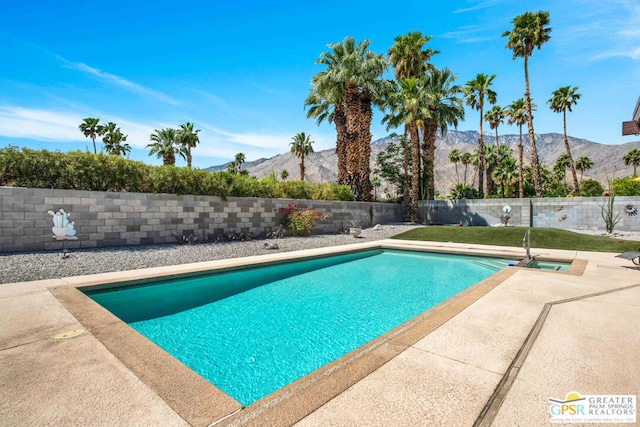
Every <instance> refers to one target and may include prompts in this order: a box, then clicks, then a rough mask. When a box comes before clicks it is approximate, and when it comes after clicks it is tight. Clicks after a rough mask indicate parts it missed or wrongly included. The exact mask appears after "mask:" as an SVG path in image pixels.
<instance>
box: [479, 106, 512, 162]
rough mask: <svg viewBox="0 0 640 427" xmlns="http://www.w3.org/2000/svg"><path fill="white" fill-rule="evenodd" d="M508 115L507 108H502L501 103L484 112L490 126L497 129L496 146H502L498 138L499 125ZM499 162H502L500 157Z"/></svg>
mask: <svg viewBox="0 0 640 427" xmlns="http://www.w3.org/2000/svg"><path fill="white" fill-rule="evenodd" d="M505 117H507V110H506V108H502V107H501V106H499V105H494V106H493V107H491V109H490V110H489V111H487V112H486V113H485V114H484V119H485V120H486V121H487V122H488V123H489V127H490V128H491V129H495V130H496V146H497V147H500V141H499V138H498V126H500V125H501V124H502V123H504V119H505ZM499 155H500V150H498V156H499ZM498 163H500V158H499V157H498Z"/></svg>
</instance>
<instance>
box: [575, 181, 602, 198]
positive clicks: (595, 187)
mask: <svg viewBox="0 0 640 427" xmlns="http://www.w3.org/2000/svg"><path fill="white" fill-rule="evenodd" d="M602 193H604V188H603V187H602V184H601V183H600V181H597V180H595V179H591V178H587V179H585V180H583V181H582V183H581V184H580V195H581V196H583V197H596V196H601V195H602Z"/></svg>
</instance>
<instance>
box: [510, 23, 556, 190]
mask: <svg viewBox="0 0 640 427" xmlns="http://www.w3.org/2000/svg"><path fill="white" fill-rule="evenodd" d="M511 23H512V24H513V28H512V29H511V30H510V31H505V32H504V33H502V36H503V37H508V40H507V44H506V47H507V48H508V49H511V50H512V51H513V59H516V58H519V57H522V58H523V59H524V81H525V90H524V102H525V111H526V113H527V127H528V130H529V146H530V148H531V164H532V166H533V183H534V187H535V190H536V197H542V182H541V181H540V163H539V161H538V151H537V150H536V142H535V133H534V130H533V114H532V107H531V92H530V89H529V57H530V56H531V54H532V53H533V49H534V48H538V49H540V47H541V46H542V44H543V43H545V42H547V41H548V40H549V39H550V38H551V36H550V35H549V33H551V28H550V27H549V12H543V11H538V12H535V13H534V12H525V13H523V14H522V15H519V16H516V17H515V18H514V19H513V20H512V21H511Z"/></svg>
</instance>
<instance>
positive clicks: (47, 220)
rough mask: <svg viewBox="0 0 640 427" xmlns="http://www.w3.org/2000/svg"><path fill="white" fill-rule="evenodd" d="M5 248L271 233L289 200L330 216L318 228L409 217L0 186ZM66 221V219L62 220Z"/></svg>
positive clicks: (349, 205)
mask: <svg viewBox="0 0 640 427" xmlns="http://www.w3.org/2000/svg"><path fill="white" fill-rule="evenodd" d="M0 199H1V202H2V203H1V204H0V253H8V252H22V251H40V250H61V249H77V248H95V247H108V246H126V245H147V244H159V243H175V242H176V237H175V236H176V235H177V236H178V237H181V236H182V235H186V236H188V235H190V234H191V233H195V234H196V235H198V236H204V237H215V236H218V235H220V234H221V233H223V232H224V231H235V232H242V233H244V234H245V235H250V236H253V237H264V236H265V234H266V233H268V232H271V231H273V230H275V229H277V228H278V227H279V224H280V221H281V219H282V214H281V213H280V209H281V208H286V207H287V206H288V205H289V204H297V205H298V206H302V207H307V208H311V209H316V210H317V211H318V212H319V213H320V214H321V215H325V214H326V215H327V219H326V220H324V221H323V222H320V223H318V224H317V225H316V227H315V229H314V232H316V233H337V232H338V231H339V230H340V228H345V229H346V228H349V226H350V225H351V221H358V222H359V223H360V224H361V225H363V226H369V225H375V224H378V223H381V224H385V223H390V222H398V221H401V220H402V206H401V205H398V204H390V203H364V202H325V201H311V200H287V199H259V198H249V197H230V198H228V199H226V200H223V199H222V198H220V197H212V196H189V195H185V196H178V195H174V194H146V193H111V192H99V191H75V190H51V189H38V188H17V187H0ZM60 209H63V210H64V211H65V212H66V213H67V214H68V215H69V218H68V220H69V221H72V222H73V223H74V224H73V225H72V226H71V228H72V229H75V235H67V234H73V231H70V232H67V233H65V229H62V236H58V237H55V236H54V232H53V230H52V227H54V222H53V217H52V216H51V215H50V214H49V213H47V211H49V210H51V211H54V212H58V211H59V210H60ZM58 228H59V227H58Z"/></svg>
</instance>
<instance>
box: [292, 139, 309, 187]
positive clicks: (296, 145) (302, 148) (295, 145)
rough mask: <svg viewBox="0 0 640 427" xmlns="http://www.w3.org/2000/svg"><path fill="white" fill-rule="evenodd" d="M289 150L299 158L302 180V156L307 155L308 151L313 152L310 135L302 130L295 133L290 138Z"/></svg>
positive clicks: (302, 178) (301, 179)
mask: <svg viewBox="0 0 640 427" xmlns="http://www.w3.org/2000/svg"><path fill="white" fill-rule="evenodd" d="M289 145H291V152H292V153H293V154H294V155H295V156H296V157H299V158H300V181H304V156H308V155H309V153H313V141H311V135H307V134H305V133H304V132H299V133H297V134H296V135H295V136H294V137H293V138H291V143H290V144H289Z"/></svg>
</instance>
